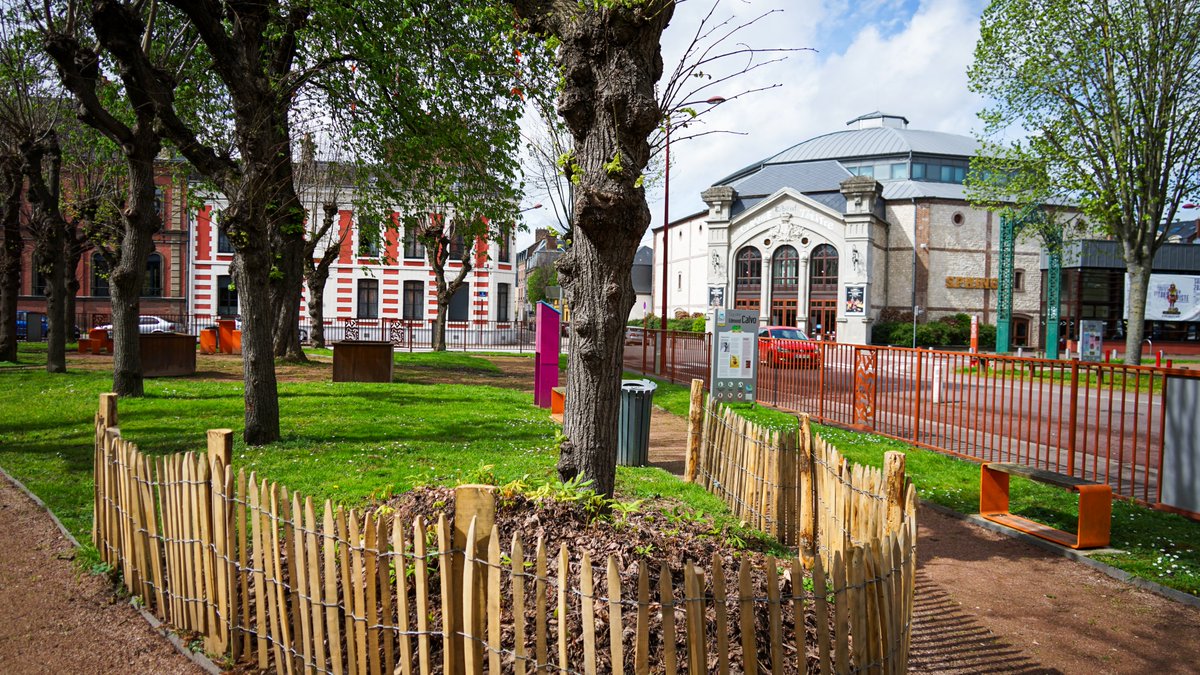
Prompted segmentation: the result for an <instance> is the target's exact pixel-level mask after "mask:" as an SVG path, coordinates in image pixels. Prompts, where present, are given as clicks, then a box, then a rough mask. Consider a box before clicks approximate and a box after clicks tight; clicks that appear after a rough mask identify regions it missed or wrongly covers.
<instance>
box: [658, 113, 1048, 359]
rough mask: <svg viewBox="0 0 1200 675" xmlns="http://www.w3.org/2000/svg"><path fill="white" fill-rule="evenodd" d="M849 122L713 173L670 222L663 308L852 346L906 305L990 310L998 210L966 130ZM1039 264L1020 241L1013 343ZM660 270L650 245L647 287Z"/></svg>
mask: <svg viewBox="0 0 1200 675" xmlns="http://www.w3.org/2000/svg"><path fill="white" fill-rule="evenodd" d="M848 127H849V128H848V129H847V130H845V131H839V132H835V133H831V134H826V135H824V136H819V137H816V138H813V139H810V140H807V141H804V142H802V143H799V144H797V145H795V146H793V147H791V148H788V149H786V150H784V151H783V152H780V153H778V154H776V155H774V156H772V157H769V158H767V159H765V160H763V161H761V162H758V163H756V164H753V165H751V166H748V167H746V168H744V169H742V170H740V171H738V172H736V173H733V174H731V175H729V176H727V177H725V178H723V179H721V180H719V181H717V182H716V183H715V184H714V185H713V186H712V187H710V188H709V189H707V190H705V191H704V193H703V194H702V195H701V198H702V199H703V201H704V203H705V206H706V207H707V208H706V209H705V210H704V211H700V212H699V213H696V214H694V215H691V216H688V217H686V218H683V219H680V220H678V221H675V222H673V223H670V224H669V226H668V227H667V228H666V234H667V236H670V237H671V241H670V246H669V247H668V249H669V252H670V256H671V259H670V260H668V261H667V275H668V292H667V301H668V307H669V311H670V312H671V313H672V314H674V315H680V314H684V313H687V314H690V313H694V312H703V311H706V310H707V309H708V308H710V307H726V308H736V309H748V310H755V311H757V312H758V313H759V315H760V317H761V318H760V321H761V322H762V323H763V324H767V325H783V326H796V327H799V328H801V329H803V330H805V331H806V332H808V333H809V334H810V336H811V337H814V338H822V339H834V340H839V341H842V342H851V343H858V344H866V343H869V342H870V341H871V327H872V324H874V323H877V322H879V321H890V320H911V319H912V317H913V314H914V313H915V314H916V315H917V317H918V320H919V321H926V320H932V319H936V318H939V317H942V316H947V315H953V314H956V313H967V314H975V315H978V316H979V318H980V320H981V321H982V322H984V323H994V322H995V321H996V302H997V299H998V298H997V296H998V292H997V288H998V279H997V277H998V268H997V265H998V262H997V261H998V249H999V229H1000V222H999V216H998V215H995V214H993V213H991V212H989V211H987V210H984V209H977V208H974V207H973V206H972V205H971V204H970V203H969V202H968V201H967V199H966V194H965V190H964V187H963V181H964V180H965V178H966V171H967V167H968V163H969V160H970V158H971V156H972V155H973V154H974V153H975V152H976V150H977V144H976V142H975V140H974V139H972V138H969V137H965V136H958V135H954V134H947V133H942V132H934V131H923V130H915V129H909V128H908V120H907V119H905V118H903V117H900V116H897V115H887V114H884V113H878V112H876V113H871V114H868V115H864V116H862V117H859V118H857V119H855V120H852V121H851V122H850V123H849V124H848ZM663 236H664V229H663V228H661V227H660V228H657V229H656V230H655V232H654V241H655V250H656V252H657V251H661V250H662V237H663ZM1039 262H1040V247H1039V246H1038V245H1037V244H1036V243H1035V242H1030V241H1018V242H1017V248H1016V255H1015V266H1014V268H1015V269H1014V272H1015V273H1014V281H1015V283H1014V286H1015V292H1014V294H1013V344H1014V346H1030V347H1033V346H1037V340H1038V335H1039V329H1040V325H1039V319H1038V317H1039V309H1040V302H1039V301H1040V291H1041V275H1040V274H1039V273H1038V270H1039ZM662 274H663V261H662V256H661V255H660V254H656V255H655V278H656V282H655V285H654V290H655V293H656V294H657V293H660V292H661V288H662V286H661V280H662ZM660 298H661V296H656V298H655V306H656V307H657V306H658V305H659V304H660V303H661V299H660Z"/></svg>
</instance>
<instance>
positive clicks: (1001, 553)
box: [650, 408, 1200, 674]
mask: <svg viewBox="0 0 1200 675" xmlns="http://www.w3.org/2000/svg"><path fill="white" fill-rule="evenodd" d="M686 446H687V420H685V419H683V418H681V417H678V416H675V415H672V414H670V413H668V412H666V411H664V410H661V409H658V408H655V410H654V414H653V416H652V417H651V422H650V464H651V465H653V466H658V467H661V468H663V469H665V470H667V471H670V472H672V473H674V474H677V475H682V473H683V469H684V449H685V448H686ZM918 522H919V524H920V531H919V535H918V541H917V553H918V560H919V562H918V571H917V594H916V607H915V609H914V627H913V637H912V654H911V660H910V663H909V666H910V671H911V672H914V673H980V674H982V673H1089V674H1091V673H1130V674H1134V673H1138V674H1141V673H1196V672H1197V668H1198V666H1197V664H1200V609H1197V608H1195V607H1189V606H1187V605H1182V604H1180V603H1176V602H1173V601H1171V600H1167V599H1166V598H1162V597H1160V596H1157V595H1154V594H1153V593H1149V592H1147V591H1143V590H1140V589H1138V588H1136V587H1134V586H1131V585H1129V584H1125V583H1122V582H1119V581H1117V580H1115V579H1112V578H1111V577H1109V576H1107V575H1104V574H1102V573H1100V572H1098V571H1096V570H1094V569H1092V568H1090V567H1087V566H1085V565H1082V564H1079V563H1076V562H1073V561H1071V560H1068V559H1066V558H1063V557H1062V556H1059V555H1057V554H1054V553H1051V552H1049V551H1046V550H1044V549H1041V548H1038V547H1036V546H1032V545H1030V544H1026V543H1024V542H1022V541H1020V540H1017V539H1013V538H1011V537H1006V536H1004V535H1001V534H997V533H995V532H992V531H990V530H987V529H984V528H982V527H978V526H976V525H973V524H971V523H968V522H964V521H962V520H958V519H955V518H952V517H949V516H946V515H943V514H941V513H938V512H937V511H934V510H933V509H930V508H926V509H922V511H921V513H920V515H919V516H918Z"/></svg>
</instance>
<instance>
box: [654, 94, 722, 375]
mask: <svg viewBox="0 0 1200 675" xmlns="http://www.w3.org/2000/svg"><path fill="white" fill-rule="evenodd" d="M724 102H725V97H724V96H712V97H710V98H707V99H705V100H703V101H687V102H685V103H680V104H679V107H683V106H685V105H694V104H698V103H707V104H708V105H718V104H721V103H724ZM663 155H664V158H665V160H666V164H665V165H664V169H663V247H662V251H663V263H662V315H661V316H660V317H659V326H660V328H662V331H663V332H662V334H661V336H660V337H659V340H658V342H659V361H658V368H659V370H658V372H660V373H661V372H664V371H665V370H666V367H667V341H666V339H665V338H666V330H667V290H668V289H669V288H670V276H669V275H668V274H667V272H668V267H669V265H670V258H669V257H668V256H667V247H668V242H669V241H670V237H668V236H667V235H669V234H670V232H669V230H670V227H671V113H670V112H668V113H667V120H666V138H665V140H664V143H663Z"/></svg>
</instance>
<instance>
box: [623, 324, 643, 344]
mask: <svg viewBox="0 0 1200 675" xmlns="http://www.w3.org/2000/svg"><path fill="white" fill-rule="evenodd" d="M643 337H644V331H643V330H642V329H641V328H626V329H625V344H627V345H640V344H642V339H643Z"/></svg>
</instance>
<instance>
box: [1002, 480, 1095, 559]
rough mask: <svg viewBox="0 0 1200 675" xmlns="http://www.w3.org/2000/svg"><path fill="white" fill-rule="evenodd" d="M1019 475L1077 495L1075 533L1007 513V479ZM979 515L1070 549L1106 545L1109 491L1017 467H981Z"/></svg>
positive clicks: (1090, 483)
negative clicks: (1077, 505)
mask: <svg viewBox="0 0 1200 675" xmlns="http://www.w3.org/2000/svg"><path fill="white" fill-rule="evenodd" d="M1010 475H1012V476H1021V477H1023V478H1028V479H1030V480H1034V481H1037V482H1039V483H1046V484H1049V485H1057V486H1059V487H1062V488H1066V489H1068V490H1072V491H1074V492H1078V493H1079V524H1078V526H1077V527H1076V529H1075V534H1071V533H1070V532H1063V531H1062V530H1058V529H1055V528H1053V527H1050V526H1049V525H1043V524H1041V523H1037V522H1034V521H1032V520H1029V519H1028V518H1022V517H1021V516H1016V515H1013V514H1011V513H1009V512H1008V477H1009V476H1010ZM979 515H981V516H983V517H984V518H985V519H987V520H990V521H992V522H994V523H999V524H1001V525H1005V526H1007V527H1011V528H1013V529H1014V530H1018V531H1020V532H1025V533H1026V534H1032V535H1033V536H1035V537H1039V538H1041V539H1045V540H1047V541H1052V542H1054V543H1056V544H1061V545H1063V546H1068V547H1070V548H1073V549H1081V548H1101V547H1104V546H1108V543H1109V540H1110V532H1111V529H1112V488H1111V487H1110V486H1108V485H1103V484H1099V483H1093V482H1091V481H1086V480H1083V479H1082V478H1075V477H1073V476H1064V475H1063V474H1060V473H1055V472H1053V471H1046V470H1044V469H1034V468H1031V467H1027V466H1022V465H1020V464H998V463H990V464H984V465H982V466H981V467H980V475H979Z"/></svg>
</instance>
